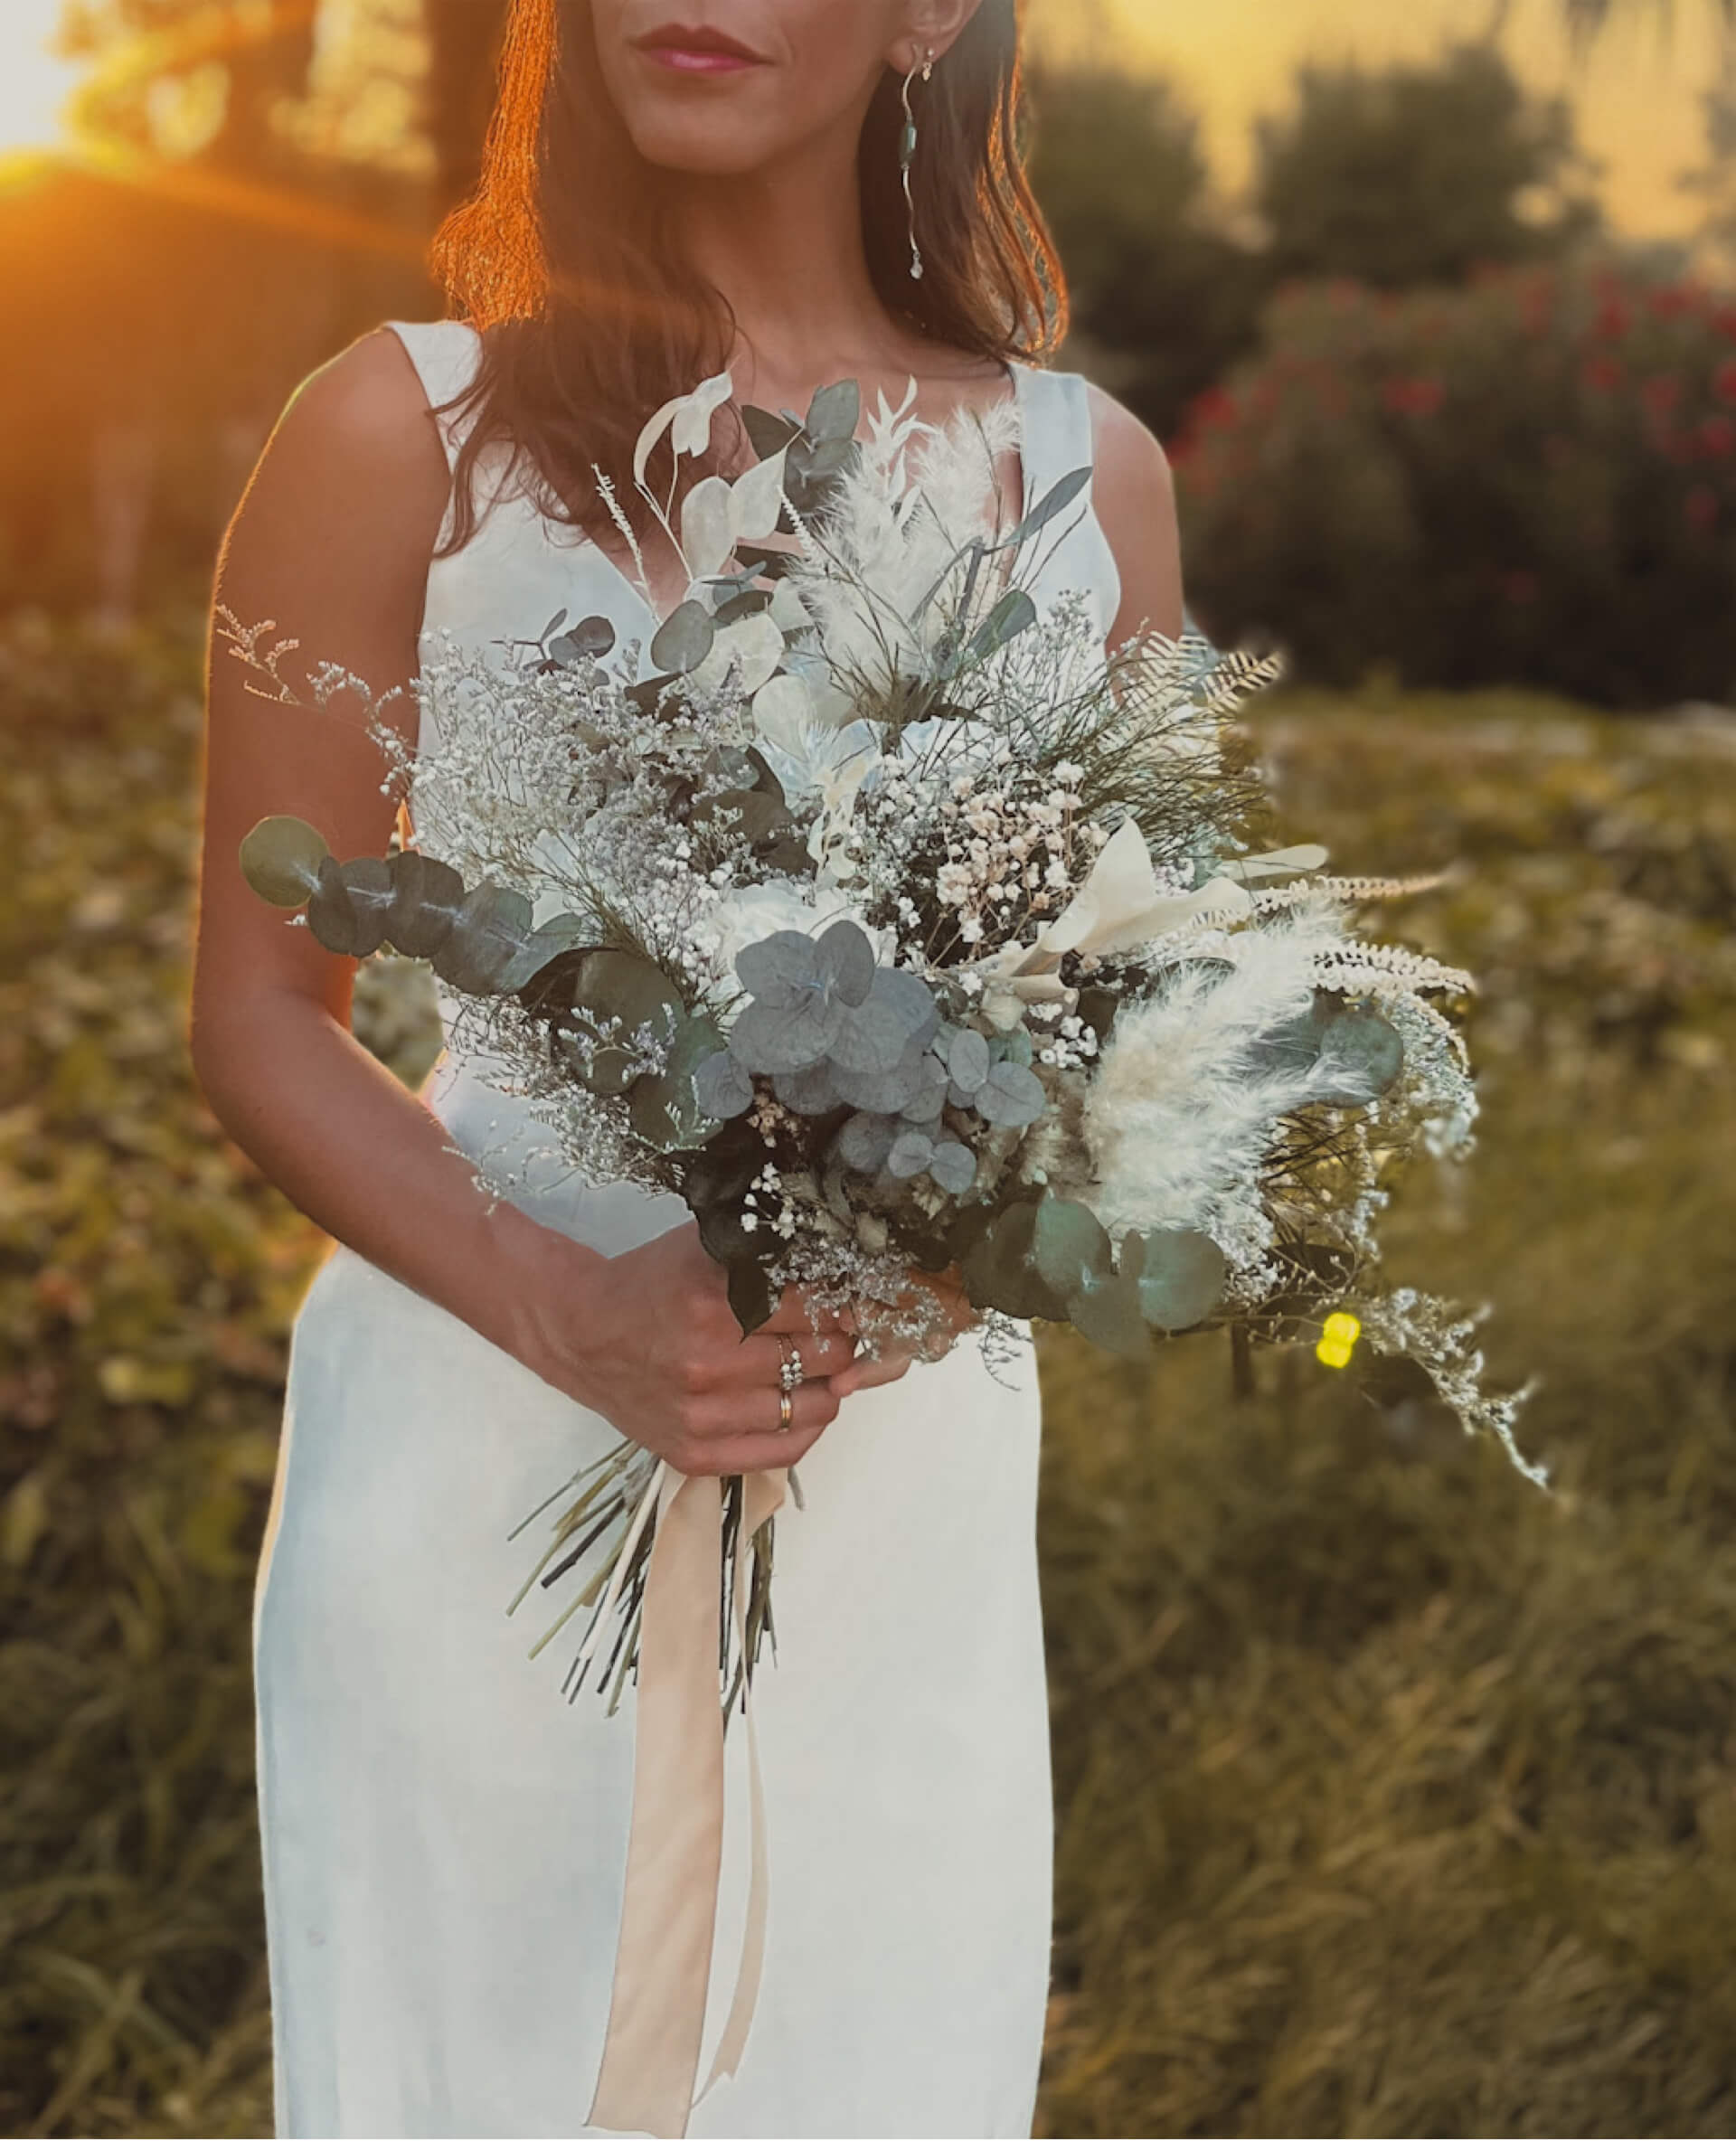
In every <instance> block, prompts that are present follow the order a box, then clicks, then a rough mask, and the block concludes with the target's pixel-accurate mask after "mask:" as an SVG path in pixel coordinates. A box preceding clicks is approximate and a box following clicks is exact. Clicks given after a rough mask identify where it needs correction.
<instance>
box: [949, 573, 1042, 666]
mask: <svg viewBox="0 0 1736 2141" xmlns="http://www.w3.org/2000/svg"><path fill="white" fill-rule="evenodd" d="M1036 621H1037V606H1036V604H1035V603H1034V602H1033V600H1032V599H1031V598H1030V596H1029V595H1027V594H1026V593H1025V591H1024V589H1023V588H1009V589H1007V590H1006V592H1005V594H1004V595H1003V596H1002V597H1001V599H1000V600H999V601H998V602H997V603H996V604H995V607H994V608H993V609H991V610H990V611H989V613H988V615H987V616H986V618H984V619H983V621H982V623H981V624H980V625H978V626H977V629H976V631H975V632H973V633H972V634H971V637H970V644H969V646H967V647H966V649H965V659H966V660H967V662H984V661H986V660H987V659H988V657H989V656H990V655H994V654H998V653H999V652H1000V650H1001V649H1002V647H1004V646H1008V645H1010V644H1011V642H1012V641H1014V639H1016V638H1017V637H1018V636H1019V634H1020V633H1021V632H1024V631H1028V630H1029V628H1030V627H1032V626H1033V625H1034V624H1035V623H1036Z"/></svg>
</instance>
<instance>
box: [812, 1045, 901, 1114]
mask: <svg viewBox="0 0 1736 2141" xmlns="http://www.w3.org/2000/svg"><path fill="white" fill-rule="evenodd" d="M826 1076H827V1078H828V1080H829V1081H830V1083H831V1086H832V1089H833V1090H834V1091H835V1093H836V1094H837V1096H838V1098H839V1099H841V1100H844V1101H847V1102H848V1103H849V1105H850V1106H851V1107H852V1108H867V1109H868V1110H869V1111H870V1113H872V1114H875V1115H907V1114H908V1113H909V1110H910V1101H911V1100H912V1099H914V1098H915V1097H916V1095H917V1093H918V1092H919V1091H920V1089H921V1080H922V1070H921V1058H920V1052H919V1051H918V1050H917V1049H916V1048H915V1047H910V1048H907V1049H906V1050H905V1052H904V1053H903V1054H902V1055H901V1057H900V1058H899V1060H898V1061H897V1062H896V1063H894V1064H893V1065H892V1069H891V1070H845V1069H844V1066H843V1065H842V1064H840V1063H830V1064H828V1065H827V1066H826Z"/></svg>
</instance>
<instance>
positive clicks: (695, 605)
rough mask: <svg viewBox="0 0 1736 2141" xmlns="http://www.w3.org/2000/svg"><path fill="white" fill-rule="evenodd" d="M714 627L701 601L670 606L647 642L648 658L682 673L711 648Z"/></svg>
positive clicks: (700, 659)
mask: <svg viewBox="0 0 1736 2141" xmlns="http://www.w3.org/2000/svg"><path fill="white" fill-rule="evenodd" d="M716 637H717V627H716V626H715V625H713V623H712V617H711V612H710V611H709V610H708V609H707V608H705V606H704V604H703V602H683V603H682V604H680V605H679V607H678V608H675V609H672V610H671V611H670V613H669V615H668V616H667V617H666V618H665V619H664V621H663V623H662V625H660V626H659V627H658V628H657V634H656V638H654V639H653V640H652V642H651V659H652V660H653V661H654V662H655V663H656V665H657V667H658V668H659V669H666V670H669V671H671V672H672V673H673V674H675V675H676V676H685V675H687V674H689V672H690V671H692V670H694V669H697V668H698V667H699V665H700V664H701V663H702V662H703V660H704V659H705V657H706V656H707V655H708V654H710V653H711V651H712V641H713V640H714V639H715V638H716Z"/></svg>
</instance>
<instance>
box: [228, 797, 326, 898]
mask: <svg viewBox="0 0 1736 2141" xmlns="http://www.w3.org/2000/svg"><path fill="white" fill-rule="evenodd" d="M329 854H331V850H330V848H329V847H327V846H326V844H325V837H324V835H321V834H320V833H318V832H316V830H315V828H314V827H313V826H312V825H309V824H308V823H307V820H306V819H305V818H299V817H262V818H261V819H260V820H259V824H258V825H255V826H254V827H253V830H252V831H251V832H250V834H249V835H247V837H246V839H244V840H243V841H242V842H241V874H242V876H243V877H245V878H246V880H247V882H248V883H249V884H250V885H251V886H252V888H253V890H254V891H256V892H257V893H258V894H259V897H260V899H261V900H268V901H270V903H271V905H272V906H273V907H299V906H301V905H302V904H303V903H304V902H305V901H307V898H308V896H309V895H310V894H311V893H312V891H314V888H315V887H316V885H317V884H318V882H319V868H320V864H321V863H323V862H325V858H326V857H327V856H328V855H329Z"/></svg>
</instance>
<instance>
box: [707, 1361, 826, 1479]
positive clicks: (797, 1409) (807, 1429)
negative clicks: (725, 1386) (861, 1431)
mask: <svg viewBox="0 0 1736 2141" xmlns="http://www.w3.org/2000/svg"><path fill="white" fill-rule="evenodd" d="M782 1395H783V1393H782V1391H777V1390H768V1391H730V1392H728V1393H720V1394H719V1395H718V1397H717V1398H715V1399H714V1400H713V1401H712V1403H713V1405H714V1406H715V1408H716V1410H715V1412H714V1413H713V1414H712V1421H713V1422H714V1424H708V1425H707V1426H706V1428H705V1429H704V1430H703V1432H702V1433H701V1434H699V1435H698V1436H697V1437H695V1438H693V1442H692V1444H691V1446H690V1447H689V1448H688V1449H687V1450H685V1451H684V1454H683V1455H682V1456H681V1457H679V1458H677V1459H675V1460H674V1461H675V1468H676V1469H677V1471H681V1472H687V1473H720V1474H727V1473H730V1472H769V1471H771V1470H772V1469H773V1468H774V1467H777V1466H779V1465H793V1464H794V1463H795V1462H796V1460H797V1457H802V1456H803V1455H805V1454H806V1452H807V1451H808V1450H810V1449H811V1448H813V1447H814V1445H815V1443H816V1442H817V1441H818V1440H819V1438H820V1437H821V1436H822V1435H823V1434H824V1433H825V1432H826V1429H827V1428H828V1427H830V1425H831V1424H832V1422H833V1421H834V1420H835V1419H836V1418H837V1417H838V1401H837V1398H836V1397H835V1394H834V1392H833V1390H832V1386H831V1385H830V1383H827V1382H807V1383H804V1384H802V1386H801V1387H800V1389H799V1390H795V1391H791V1392H790V1393H789V1418H790V1424H789V1427H788V1430H784V1429H780V1428H779V1426H778V1419H779V1414H780V1410H781V1408H780V1405H779V1400H780V1399H781V1397H782Z"/></svg>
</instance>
